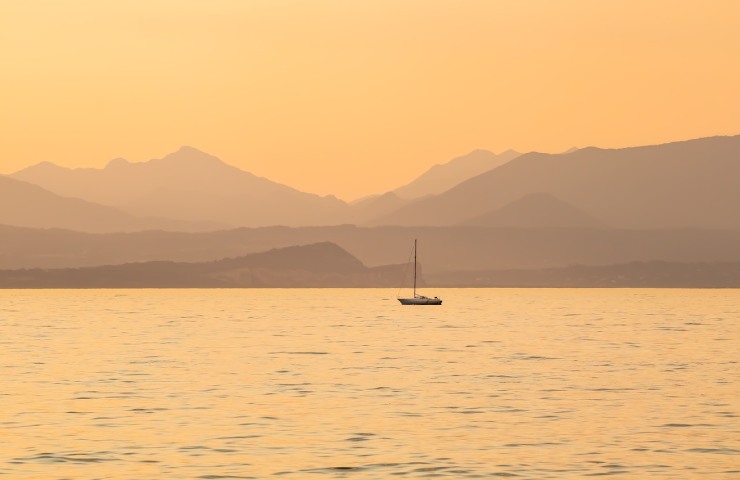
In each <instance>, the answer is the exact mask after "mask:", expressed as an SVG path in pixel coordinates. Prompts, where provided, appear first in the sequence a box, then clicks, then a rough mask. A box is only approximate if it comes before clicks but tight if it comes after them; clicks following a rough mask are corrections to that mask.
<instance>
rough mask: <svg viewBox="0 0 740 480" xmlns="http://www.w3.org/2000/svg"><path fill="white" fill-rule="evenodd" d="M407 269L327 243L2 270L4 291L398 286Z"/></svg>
mask: <svg viewBox="0 0 740 480" xmlns="http://www.w3.org/2000/svg"><path fill="white" fill-rule="evenodd" d="M402 267H403V265H389V266H383V267H375V268H368V267H365V266H364V265H363V264H362V263H361V262H360V261H359V260H357V259H356V258H355V257H353V256H352V255H350V254H349V253H347V252H346V251H345V250H343V249H342V248H340V247H338V246H337V245H335V244H333V243H329V242H321V243H316V244H312V245H302V246H293V247H287V248H281V249H272V250H269V251H266V252H262V253H255V254H251V255H247V256H243V257H238V258H226V259H223V260H217V261H212V262H201V263H184V262H172V261H151V262H144V263H127V264H122V265H105V266H98V267H87V268H66V269H52V270H48V269H47V270H44V269H30V270H29V269H24V270H0V288H209V287H217V288H234V287H241V288H244V287H249V288H255V287H283V288H285V287H377V286H391V285H393V286H396V285H398V282H399V281H400V280H401V279H402V278H403V268H402Z"/></svg>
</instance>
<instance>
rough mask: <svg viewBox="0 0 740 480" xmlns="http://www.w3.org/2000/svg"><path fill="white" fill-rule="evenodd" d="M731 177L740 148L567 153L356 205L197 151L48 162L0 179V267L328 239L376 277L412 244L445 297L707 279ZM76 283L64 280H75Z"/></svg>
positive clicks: (417, 185) (482, 166) (720, 245)
mask: <svg viewBox="0 0 740 480" xmlns="http://www.w3.org/2000/svg"><path fill="white" fill-rule="evenodd" d="M481 170H482V173H480V172H481ZM439 172H443V174H442V175H440V174H439ZM471 175H472V176H471ZM442 178H445V179H446V181H447V182H448V184H447V185H445V184H444V182H441V181H440V179H442ZM460 178H462V179H463V180H461V181H460V183H455V182H457V181H458V180H457V179H460ZM738 179H740V136H730V137H708V138H702V139H696V140H688V141H684V142H674V143H669V144H664V145H654V146H645V147H633V148H624V149H599V148H593V147H588V148H582V149H576V150H570V151H568V152H565V153H561V154H543V153H536V152H534V153H525V154H518V153H516V152H504V153H502V154H499V155H495V154H493V153H490V152H485V151H473V152H471V153H470V154H468V155H465V156H463V157H459V158H457V159H454V160H453V161H450V162H448V163H447V164H444V165H438V166H435V167H432V168H431V169H430V170H429V171H427V172H425V173H424V174H422V175H421V176H420V177H419V178H417V180H416V181H415V182H411V183H410V184H408V185H405V186H403V187H399V188H397V189H395V190H392V191H389V192H386V193H385V194H381V195H377V196H374V197H369V198H365V199H362V200H360V201H356V202H352V203H351V204H348V203H346V202H343V201H341V200H339V199H337V198H334V197H331V196H325V197H321V196H318V195H313V194H308V193H304V192H300V191H298V190H295V189H292V188H290V187H287V186H285V185H280V184H277V183H274V182H271V181H270V180H267V179H264V178H260V177H257V176H255V175H253V174H251V173H248V172H244V171H242V170H240V169H237V168H235V167H233V166H230V165H228V164H226V163H224V162H222V161H221V160H219V159H218V158H216V157H213V156H211V155H208V154H206V153H203V152H201V151H198V150H196V149H193V148H190V147H183V148H182V149H180V150H178V151H177V152H175V153H173V154H171V155H168V156H166V157H164V158H162V159H157V160H151V161H149V162H142V163H130V162H127V161H125V160H123V159H116V160H114V161H111V162H110V163H109V164H108V165H107V166H106V167H105V168H103V169H66V168H63V167H59V166H56V165H53V164H51V163H48V162H47V163H41V164H38V165H35V166H33V167H29V168H26V169H24V170H21V171H19V172H16V173H14V174H12V175H10V176H0V269H16V270H18V269H20V270H22V269H26V270H28V269H43V270H48V269H86V268H103V270H101V271H102V272H108V270H106V269H108V268H113V267H115V266H116V265H123V264H127V263H128V264H136V265H139V264H148V263H150V262H165V263H164V264H157V268H159V267H160V266H161V267H162V268H163V270H162V271H170V270H168V269H169V268H170V266H168V265H169V264H168V263H166V262H170V263H176V264H180V263H208V264H209V265H211V266H210V267H208V268H211V267H213V266H214V265H216V267H218V268H221V266H223V265H225V264H223V265H222V264H218V263H217V262H219V261H221V260H223V259H225V258H240V257H244V256H249V255H254V254H257V253H260V252H266V251H269V250H271V249H275V248H280V249H284V248H289V247H293V246H300V245H304V246H305V245H312V244H324V243H327V242H328V243H331V244H333V245H335V246H337V248H339V249H342V250H343V251H345V252H347V254H348V255H351V256H353V257H354V258H355V259H356V261H357V262H359V263H360V264H362V265H363V267H362V268H369V269H373V268H383V266H386V265H397V264H399V263H401V262H403V261H404V260H406V258H407V257H406V255H407V253H408V249H409V248H410V245H412V243H413V240H414V238H418V239H420V261H421V264H422V265H423V268H424V271H425V272H427V276H428V278H433V279H435V282H437V284H439V285H443V284H445V285H448V283H445V282H449V281H453V280H454V279H456V280H454V281H457V282H459V284H460V285H469V286H473V285H481V282H483V283H484V284H491V285H493V284H496V282H497V280H496V279H504V278H509V279H511V280H512V281H511V282H509V284H511V283H512V282H513V283H514V284H515V283H516V281H518V280H516V279H520V280H521V279H524V280H522V281H523V282H524V284H526V283H527V282H529V281H530V280H531V278H530V277H527V275H529V274H527V273H521V274H520V273H511V272H523V271H532V272H534V271H538V272H541V273H540V274H537V275H539V276H537V277H536V278H537V279H536V281H534V280H533V281H532V282H531V284H535V283H537V282H541V284H542V285H545V284H547V285H549V284H550V283H547V282H549V280H546V279H547V278H557V279H559V280H557V282H555V283H558V282H560V283H561V284H567V283H568V281H570V280H567V278H571V279H572V278H576V277H577V276H578V275H581V274H582V273H583V272H582V271H581V270H572V269H573V268H575V267H574V266H582V267H584V268H587V267H589V268H590V267H594V268H596V267H605V268H606V267H608V266H611V267H609V268H612V267H613V269H612V270H610V272H611V273H608V275H607V277H609V275H611V274H612V273H613V274H614V275H619V273H618V272H619V271H620V270H619V268H621V267H619V268H617V267H616V266H618V265H629V267H625V268H628V270H629V271H630V272H631V273H630V275H632V274H634V275H638V276H639V275H640V272H643V273H644V274H645V275H646V276H645V278H648V277H650V278H653V277H655V275H657V277H655V278H658V277H660V275H663V273H660V274H655V275H653V274H654V273H655V272H657V271H658V270H660V269H661V268H662V269H663V270H660V271H661V272H670V271H674V272H690V271H694V272H700V271H711V272H714V273H713V274H712V275H714V277H712V278H714V279H715V280H716V279H717V278H719V277H717V275H720V276H721V273H718V272H721V271H723V270H722V269H723V268H725V267H723V266H721V267H717V268H715V267H714V266H712V265H714V264H715V263H719V264H722V265H725V264H727V265H730V264H733V262H739V261H740V215H738V214H737V205H739V204H740V188H738V186H737V182H738ZM452 183H455V184H454V185H453V186H451V187H449V184H452ZM448 187H449V188H448ZM299 252H301V255H313V253H311V252H312V251H311V250H299ZM288 253H289V250H285V251H282V250H281V251H280V253H279V255H288ZM286 258H287V257H286ZM299 260H300V259H297V260H296V261H298V263H300V261H299ZM213 262H216V264H213ZM635 262H637V263H635ZM640 262H642V263H640ZM646 262H647V263H646ZM650 262H658V263H650ZM667 264H669V265H674V264H687V265H689V266H688V267H687V268H686V269H684V270H681V269H680V268H678V267H676V268H673V267H670V268H668V269H666V268H664V266H665V265H667ZM645 265H649V266H651V265H652V266H654V265H658V267H656V268H657V270H656V269H652V267H650V268H644V266H645ZM697 265H709V267H706V268H705V269H704V270H701V268H704V267H701V268H699V267H697ZM365 266H367V267H365ZM216 267H214V268H216ZM128 268H133V269H134V270H135V269H136V268H138V267H128ZM148 268H149V267H146V269H148ZM172 268H174V269H175V271H181V272H184V271H186V270H187V268H185V269H184V270H182V269H180V267H179V266H178V267H172ZM183 268H184V267H183ZM188 268H189V267H188ZM193 268H194V267H193ZM204 268H206V267H204ZM208 268H206V270H207V269H208ZM218 268H217V269H218ZM728 268H730V267H728ZM146 269H145V270H146ZM178 269H179V270H178ZM553 269H554V270H553ZM562 269H571V270H568V271H566V270H562ZM651 269H652V270H651ZM156 270H157V269H156V268H155V269H153V270H152V272H154V271H156ZM272 270H275V269H272ZM147 271H149V270H147ZM187 271H189V270H187ZM198 271H199V272H201V273H202V271H201V270H198ZM209 271H211V270H209ZM730 271H731V268H730ZM358 272H359V270H358ZM574 272H575V273H574ZM593 272H597V273H593ZM651 272H652V273H651ZM69 273H70V272H66V273H64V274H61V273H60V274H59V275H62V277H63V278H67V279H72V278H73V277H74V275H72V276H70V275H69ZM376 273H377V272H376ZM592 273H593V275H597V274H598V271H597V270H589V273H587V274H584V275H585V277H583V278H586V277H588V275H591V274H592ZM111 274H112V275H113V273H111ZM116 275H118V273H116ZM199 275H200V277H199V278H200V279H201V281H202V282H205V283H206V284H208V285H216V283H217V282H216V280H213V279H211V280H207V279H206V277H204V276H202V275H201V274H200V273H199ZM219 275H220V274H219ZM270 275H272V274H270ZM276 275H278V276H279V275H281V274H276ZM301 275H302V274H299V273H296V272H293V273H291V274H290V275H289V276H291V277H295V278H299V277H301ZM363 275H364V274H363ZM373 275H375V273H373ZM532 275H534V274H532ZM573 275H575V276H576V277H573ZM651 275H653V277H651ZM677 275H678V273H677ZM702 275H703V274H700V273H697V276H698V277H702ZM216 276H217V277H218V278H222V276H218V275H216ZM62 277H60V278H62ZM309 277H310V278H313V279H314V280H311V281H312V282H314V284H315V285H324V283H322V282H323V280H321V281H320V280H316V278H319V277H316V274H315V272H314V273H312V274H311V275H309V276H305V275H304V277H301V278H309ZM208 278H211V277H208ZM213 278H215V277H213ZM275 278H277V277H275ZM363 278H364V277H363ZM368 278H369V277H368ZM527 278H530V280H527ZM532 278H533V277H532ZM579 278H580V277H579ZM605 278H606V277H605ZM609 278H611V277H609ZM707 278H709V277H707ZM486 279H488V280H486ZM284 280H285V279H284ZM376 280H377V279H376ZM376 280H374V281H376ZM70 281H71V280H70ZM345 281H347V282H350V280H349V277H347V278H345ZM363 281H365V280H363ZM656 281H657V280H656ZM707 281H708V280H707ZM713 281H714V280H713ZM214 282H216V283H214ZM306 282H308V283H311V282H309V281H308V280H306ZM358 282H360V281H359V280H358ZM542 282H544V283H542ZM635 282H636V283H639V281H638V280H635ZM635 282H633V283H635ZM660 282H662V281H659V282H658V283H660ZM717 282H718V281H715V283H711V282H710V283H711V284H713V285H720V284H721V282H719V283H717ZM278 283H279V282H278ZM360 283H361V282H360ZM575 283H578V282H577V281H575ZM586 283H589V284H592V285H596V284H598V281H596V280H593V281H592V280H588V281H586ZM663 283H666V282H663ZM366 284H368V283H366ZM553 284H554V283H553ZM358 285H359V284H358Z"/></svg>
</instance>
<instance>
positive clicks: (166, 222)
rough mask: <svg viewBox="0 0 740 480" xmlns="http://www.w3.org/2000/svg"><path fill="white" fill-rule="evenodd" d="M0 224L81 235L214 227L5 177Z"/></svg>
mask: <svg viewBox="0 0 740 480" xmlns="http://www.w3.org/2000/svg"><path fill="white" fill-rule="evenodd" d="M0 223H2V224H4V225H16V226H20V227H35V228H66V229H71V230H79V231H83V232H111V231H120V232H126V231H137V230H149V229H163V230H182V231H202V230H213V229H214V224H212V223H208V222H187V221H181V220H171V219H165V218H154V217H146V218H144V217H142V218H139V217H135V216H133V215H129V214H127V213H124V212H122V211H120V210H119V209H116V208H113V207H108V206H103V205H97V204H95V203H91V202H87V201H84V200H80V199H78V198H66V197H63V196H60V195H56V194H54V193H51V192H49V191H47V190H45V189H43V188H41V187H38V186H36V185H32V184H30V183H26V182H23V181H20V180H15V179H13V178H10V177H7V176H4V175H0Z"/></svg>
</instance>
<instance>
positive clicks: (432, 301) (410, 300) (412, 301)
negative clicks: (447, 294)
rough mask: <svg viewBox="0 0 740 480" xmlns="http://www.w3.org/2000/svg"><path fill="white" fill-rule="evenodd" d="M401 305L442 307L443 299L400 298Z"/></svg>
mask: <svg viewBox="0 0 740 480" xmlns="http://www.w3.org/2000/svg"><path fill="white" fill-rule="evenodd" d="M398 301H399V302H401V305H442V299H441V298H437V297H434V298H429V297H422V296H418V297H414V298H399V299H398Z"/></svg>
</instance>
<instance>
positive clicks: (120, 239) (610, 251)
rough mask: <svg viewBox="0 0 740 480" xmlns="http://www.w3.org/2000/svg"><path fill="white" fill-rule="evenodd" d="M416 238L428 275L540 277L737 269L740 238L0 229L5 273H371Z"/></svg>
mask: <svg viewBox="0 0 740 480" xmlns="http://www.w3.org/2000/svg"><path fill="white" fill-rule="evenodd" d="M414 238H418V239H419V261H420V262H421V263H422V264H423V266H424V271H425V272H427V273H428V274H430V275H431V274H438V273H444V272H455V271H460V270H479V271H485V270H502V269H523V268H526V269H542V268H549V267H564V266H568V265H575V264H580V265H610V264H617V263H627V262H633V261H652V260H662V261H666V262H686V263H689V262H692V263H693V262H738V261H740V230H706V229H695V228H689V229H660V230H636V229H626V230H625V229H607V228H595V229H588V228H488V227H467V226H456V227H376V228H359V227H354V226H351V225H345V226H335V227H301V228H288V227H265V228H240V229H235V230H227V231H215V232H204V233H182V232H163V231H147V232H135V233H108V234H88V233H80V232H71V231H65V230H58V229H56V230H48V229H29V228H19V227H8V226H0V269H11V268H16V269H17V268H37V267H38V268H59V267H87V266H95V265H106V264H121V263H127V262H145V261H151V260H168V261H177V262H204V261H214V260H218V259H221V258H226V257H238V256H244V255H248V254H251V253H256V252H262V251H265V250H269V249H272V248H283V247H288V246H291V245H306V244H312V243H318V242H327V241H328V242H332V243H335V244H337V245H339V246H340V247H342V248H343V249H345V250H346V251H348V252H349V253H350V254H351V255H353V256H354V257H356V258H358V259H359V260H360V261H361V262H362V263H363V264H364V265H367V266H380V265H389V264H399V263H403V262H406V261H407V260H408V254H409V251H410V248H411V246H412V245H413V241H414Z"/></svg>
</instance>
